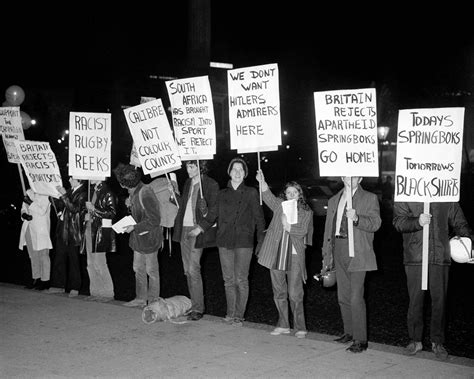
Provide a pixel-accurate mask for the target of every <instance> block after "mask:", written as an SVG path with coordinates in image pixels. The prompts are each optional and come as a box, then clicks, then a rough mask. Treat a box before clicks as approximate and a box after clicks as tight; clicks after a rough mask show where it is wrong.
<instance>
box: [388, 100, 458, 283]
mask: <svg viewBox="0 0 474 379" xmlns="http://www.w3.org/2000/svg"><path fill="white" fill-rule="evenodd" d="M463 126H464V108H432V109H403V110H400V111H399V114H398V132H397V159H396V168H395V170H396V175H395V197H394V200H395V201H410V202H412V201H413V202H423V213H426V214H428V213H430V203H432V202H456V201H459V192H460V187H461V186H460V179H461V158H462V140H463ZM428 248H429V225H428V224H426V225H424V226H423V248H422V262H421V289H422V290H427V289H428V263H429V262H428V260H429V251H428Z"/></svg>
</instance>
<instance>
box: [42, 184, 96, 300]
mask: <svg viewBox="0 0 474 379" xmlns="http://www.w3.org/2000/svg"><path fill="white" fill-rule="evenodd" d="M69 183H70V184H71V187H70V188H69V190H67V191H66V189H65V188H64V187H61V186H58V187H57V189H58V191H59V193H60V194H61V198H60V201H59V202H58V203H59V204H58V206H57V207H56V209H58V212H59V213H58V218H59V219H58V224H57V227H56V230H57V236H56V239H57V241H56V249H55V250H56V252H55V256H54V260H53V271H52V275H51V276H52V278H51V282H52V283H51V286H52V287H51V288H50V290H49V292H51V293H55V292H62V288H64V289H65V290H66V292H67V291H68V290H69V297H75V296H77V295H79V291H80V289H81V286H82V284H83V280H82V276H83V275H81V272H84V271H85V269H81V266H83V263H82V262H81V260H82V259H81V257H80V247H81V243H82V225H83V223H84V216H85V214H86V207H85V204H86V200H87V189H86V186H85V185H84V182H83V181H82V180H78V179H75V178H73V177H72V176H71V177H69ZM53 201H55V200H53ZM85 275H87V274H85Z"/></svg>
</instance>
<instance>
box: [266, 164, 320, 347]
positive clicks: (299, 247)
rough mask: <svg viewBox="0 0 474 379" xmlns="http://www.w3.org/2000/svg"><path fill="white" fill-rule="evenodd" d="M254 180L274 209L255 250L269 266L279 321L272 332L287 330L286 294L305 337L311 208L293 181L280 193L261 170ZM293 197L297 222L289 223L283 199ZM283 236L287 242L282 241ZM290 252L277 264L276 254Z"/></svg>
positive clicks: (299, 335)
mask: <svg viewBox="0 0 474 379" xmlns="http://www.w3.org/2000/svg"><path fill="white" fill-rule="evenodd" d="M257 180H258V182H259V183H260V186H261V189H262V196H263V201H264V202H265V204H266V205H267V206H268V207H269V208H270V209H271V210H272V211H273V217H272V221H271V222H270V226H269V227H268V230H267V232H266V235H265V239H264V240H263V244H262V248H261V249H260V251H259V253H258V263H260V264H261V265H262V266H264V267H267V268H268V269H270V276H271V280H272V288H273V300H274V301H275V305H276V307H277V310H278V324H277V327H276V328H275V329H274V330H273V331H272V332H271V334H272V335H274V336H277V335H280V334H289V333H290V322H289V318H288V298H289V300H290V301H289V303H290V307H291V311H292V313H293V327H294V329H295V330H296V333H295V336H296V337H297V338H305V337H306V334H307V333H308V332H307V330H306V322H305V317H304V308H303V297H304V288H303V285H304V283H306V279H307V274H306V261H305V257H306V255H305V250H306V245H307V244H308V245H311V241H312V239H313V211H312V210H311V208H310V207H309V206H308V204H307V203H306V200H305V198H304V194H303V190H302V188H301V186H300V185H299V184H298V183H296V182H288V183H287V184H286V185H285V188H284V192H283V193H282V194H281V196H280V197H276V196H275V195H273V193H272V192H271V191H270V189H269V187H268V185H267V183H266V182H265V177H264V175H263V172H262V170H259V171H258V172H257ZM284 200H287V201H288V200H294V201H295V203H296V216H297V217H296V218H297V220H296V223H293V224H291V223H290V220H289V218H290V215H288V216H287V215H286V214H285V210H284V209H283V206H282V203H283V201H284ZM285 237H286V238H285ZM285 240H286V246H284V243H283V241H285ZM282 250H283V254H285V255H286V254H287V252H289V257H286V258H287V259H285V262H286V261H287V262H288V263H287V264H286V265H285V266H287V267H278V259H277V256H278V255H279V252H280V251H282Z"/></svg>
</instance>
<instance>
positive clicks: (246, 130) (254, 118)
mask: <svg viewBox="0 0 474 379" xmlns="http://www.w3.org/2000/svg"><path fill="white" fill-rule="evenodd" d="M227 83H228V91H229V126H230V148H231V149H237V151H238V152H239V153H249V152H258V151H271V150H277V149H278V146H279V145H281V120H280V90H279V82H278V65H277V64H268V65H261V66H254V67H246V68H239V69H235V70H229V71H228V72H227Z"/></svg>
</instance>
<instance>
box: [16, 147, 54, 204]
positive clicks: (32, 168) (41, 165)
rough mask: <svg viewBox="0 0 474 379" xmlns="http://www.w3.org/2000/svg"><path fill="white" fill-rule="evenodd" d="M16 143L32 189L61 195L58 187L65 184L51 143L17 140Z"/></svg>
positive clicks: (45, 193)
mask: <svg viewBox="0 0 474 379" xmlns="http://www.w3.org/2000/svg"><path fill="white" fill-rule="evenodd" d="M15 145H16V149H17V151H18V156H19V158H20V162H21V165H22V166H23V169H24V170H25V173H26V177H27V178H28V182H29V183H30V187H31V189H32V190H33V191H35V192H36V193H40V194H42V195H47V196H52V197H55V198H58V197H60V193H59V192H58V190H57V189H56V187H57V186H61V187H62V186H63V184H62V179H61V174H60V172H59V166H58V163H57V161H56V156H55V155H54V153H53V151H52V150H51V147H50V146H49V143H48V142H39V141H15Z"/></svg>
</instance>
